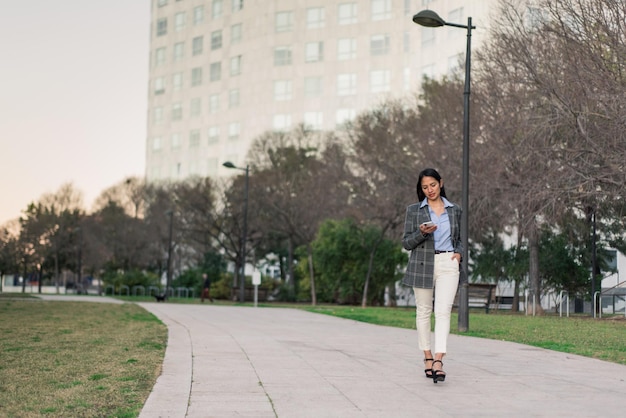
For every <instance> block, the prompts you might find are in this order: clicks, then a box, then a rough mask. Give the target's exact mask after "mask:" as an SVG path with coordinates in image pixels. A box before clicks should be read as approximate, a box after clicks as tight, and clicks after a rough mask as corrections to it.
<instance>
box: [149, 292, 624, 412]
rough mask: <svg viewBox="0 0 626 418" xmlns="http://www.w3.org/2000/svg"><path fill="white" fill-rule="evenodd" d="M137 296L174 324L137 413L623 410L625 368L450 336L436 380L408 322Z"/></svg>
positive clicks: (543, 351)
mask: <svg viewBox="0 0 626 418" xmlns="http://www.w3.org/2000/svg"><path fill="white" fill-rule="evenodd" d="M140 305H141V306H143V307H144V308H146V309H147V310H149V311H151V312H153V313H154V314H155V315H156V316H158V317H159V318H160V319H161V320H162V321H163V322H164V323H165V324H166V325H167V326H168V329H169V338H168V347H167V351H166V354H165V360H164V364H163V371H162V375H161V376H160V377H159V379H158V380H157V382H156V385H155V386H154V388H153V390H152V393H151V395H150V397H149V399H148V401H147V402H146V404H145V406H144V408H143V410H142V412H141V415H140V418H155V417H172V418H178V417H180V418H182V417H198V418H206V417H220V418H221V417H242V416H243V417H280V418H289V417H298V418H300V417H315V418H319V417H338V418H344V417H347V418H351V417H393V418H399V417H568V418H569V417H604V416H623V414H624V412H625V411H626V366H621V365H616V364H612V363H607V362H603V361H599V360H594V359H590V358H585V357H580V356H576V355H571V354H564V353H557V352H554V351H549V350H544V349H540V348H535V347H529V346H525V345H520V344H514V343H507V342H502V341H493V340H486V339H479V338H472V337H466V336H456V335H451V336H450V341H449V344H448V351H449V354H448V356H447V357H446V358H445V370H446V371H447V373H448V378H447V380H446V381H445V382H443V383H438V384H436V385H435V384H433V382H432V380H429V379H426V378H425V377H424V373H423V371H422V369H423V366H422V355H421V353H420V352H419V351H418V350H417V348H416V347H417V338H416V334H415V331H411V330H403V329H397V328H390V327H382V326H377V325H369V324H364V323H359V322H355V321H351V320H345V319H339V318H334V317H330V316H325V315H319V314H312V313H307V312H303V311H299V310H290V309H280V308H253V307H225V306H215V305H210V304H206V305H178V304H167V303H141V304H140ZM355 309H356V308H355ZM564 320H566V319H564ZM470 326H471V322H470Z"/></svg>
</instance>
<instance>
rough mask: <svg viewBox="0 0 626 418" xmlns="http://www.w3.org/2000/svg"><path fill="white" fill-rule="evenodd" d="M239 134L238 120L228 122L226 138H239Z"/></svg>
mask: <svg viewBox="0 0 626 418" xmlns="http://www.w3.org/2000/svg"><path fill="white" fill-rule="evenodd" d="M240 134H241V125H240V124H239V122H231V123H229V124H228V139H230V140H231V141H234V140H237V139H239V135H240Z"/></svg>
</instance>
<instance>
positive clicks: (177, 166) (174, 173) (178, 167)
mask: <svg viewBox="0 0 626 418" xmlns="http://www.w3.org/2000/svg"><path fill="white" fill-rule="evenodd" d="M181 172H182V164H181V163H178V162H176V163H173V164H172V166H171V170H170V177H174V178H178V177H180V175H181Z"/></svg>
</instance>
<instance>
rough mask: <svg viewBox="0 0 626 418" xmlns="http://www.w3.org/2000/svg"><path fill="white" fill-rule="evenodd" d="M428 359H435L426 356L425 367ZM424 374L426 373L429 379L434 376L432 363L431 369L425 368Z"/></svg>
mask: <svg viewBox="0 0 626 418" xmlns="http://www.w3.org/2000/svg"><path fill="white" fill-rule="evenodd" d="M427 361H433V359H431V358H425V359H424V367H426V362H427ZM424 374H425V375H426V378H427V379H432V378H433V366H432V364H431V365H430V369H424Z"/></svg>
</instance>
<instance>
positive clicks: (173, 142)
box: [170, 133, 181, 150]
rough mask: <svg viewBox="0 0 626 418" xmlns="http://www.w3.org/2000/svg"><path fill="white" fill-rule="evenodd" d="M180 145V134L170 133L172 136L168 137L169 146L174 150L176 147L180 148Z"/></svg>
mask: <svg viewBox="0 0 626 418" xmlns="http://www.w3.org/2000/svg"><path fill="white" fill-rule="evenodd" d="M180 146H181V141H180V134H178V133H176V134H172V136H171V137H170V147H171V148H172V149H174V150H176V149H180Z"/></svg>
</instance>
